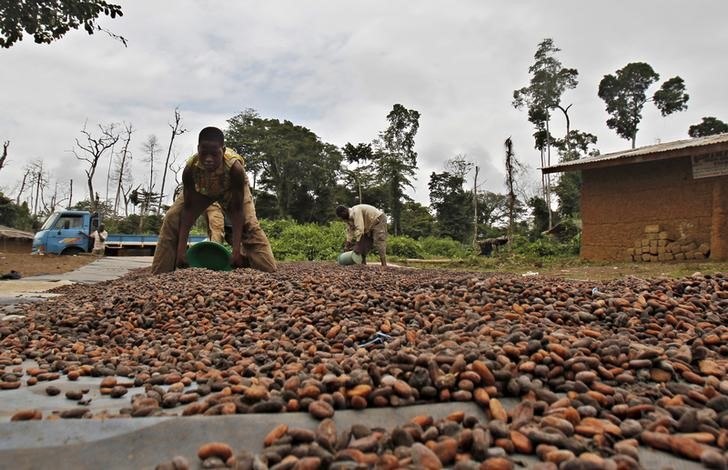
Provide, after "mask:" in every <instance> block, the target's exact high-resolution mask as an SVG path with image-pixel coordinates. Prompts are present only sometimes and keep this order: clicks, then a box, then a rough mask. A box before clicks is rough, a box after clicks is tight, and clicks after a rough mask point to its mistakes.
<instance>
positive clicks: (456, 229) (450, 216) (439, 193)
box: [427, 171, 472, 242]
mask: <svg viewBox="0 0 728 470" xmlns="http://www.w3.org/2000/svg"><path fill="white" fill-rule="evenodd" d="M464 183H465V178H464V177H463V176H461V175H458V174H455V173H451V172H448V171H445V172H442V173H435V172H433V173H432V174H431V175H430V181H429V183H428V185H427V186H428V188H429V189H430V207H432V208H433V209H434V211H435V220H436V227H437V233H438V235H440V236H444V237H450V238H452V239H453V240H458V241H461V242H464V241H465V240H466V238H468V235H469V234H470V230H471V228H472V225H471V224H472V218H471V216H470V208H471V207H472V206H471V201H470V198H471V194H470V193H468V192H467V191H465V189H464V188H463V184H464Z"/></svg>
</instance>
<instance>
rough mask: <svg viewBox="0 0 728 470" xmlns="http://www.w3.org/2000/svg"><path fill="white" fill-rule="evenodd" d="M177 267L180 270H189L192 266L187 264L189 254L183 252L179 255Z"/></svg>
mask: <svg viewBox="0 0 728 470" xmlns="http://www.w3.org/2000/svg"><path fill="white" fill-rule="evenodd" d="M177 267H178V268H189V267H190V265H189V263H187V253H186V252H184V251H183V252H181V253H177Z"/></svg>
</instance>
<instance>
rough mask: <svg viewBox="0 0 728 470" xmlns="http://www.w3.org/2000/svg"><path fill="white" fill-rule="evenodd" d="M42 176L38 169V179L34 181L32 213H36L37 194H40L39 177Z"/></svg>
mask: <svg viewBox="0 0 728 470" xmlns="http://www.w3.org/2000/svg"><path fill="white" fill-rule="evenodd" d="M41 168H43V167H41ZM42 177H43V173H42V170H38V179H37V180H36V182H35V203H34V204H33V215H38V196H39V195H40V179H41V178H42Z"/></svg>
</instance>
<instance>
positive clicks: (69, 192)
mask: <svg viewBox="0 0 728 470" xmlns="http://www.w3.org/2000/svg"><path fill="white" fill-rule="evenodd" d="M71 207H73V180H71V187H70V189H69V190H68V208H69V209H70V208H71Z"/></svg>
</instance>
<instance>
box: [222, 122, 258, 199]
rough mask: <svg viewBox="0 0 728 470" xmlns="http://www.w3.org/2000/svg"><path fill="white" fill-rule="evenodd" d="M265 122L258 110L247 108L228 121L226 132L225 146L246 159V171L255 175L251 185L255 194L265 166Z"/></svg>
mask: <svg viewBox="0 0 728 470" xmlns="http://www.w3.org/2000/svg"><path fill="white" fill-rule="evenodd" d="M264 122H265V121H264V120H261V118H260V115H259V114H258V112H257V111H256V110H254V109H252V108H246V109H245V110H243V111H242V112H240V113H238V114H237V115H235V116H233V117H232V118H230V119H228V120H227V123H228V128H227V130H226V131H225V145H227V146H229V147H232V148H233V149H235V151H236V152H237V153H239V154H240V155H242V156H243V157H244V158H245V170H246V171H247V172H250V173H252V174H253V181H251V184H250V190H251V192H253V193H255V189H256V188H257V184H258V176H259V175H260V172H261V171H262V169H263V166H264V164H263V162H264V156H263V154H262V153H261V152H262V148H263V138H264V134H265V132H266V129H265V126H264V125H263V123H264Z"/></svg>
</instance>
